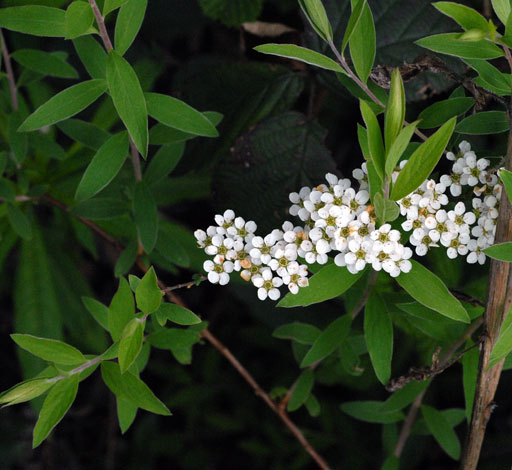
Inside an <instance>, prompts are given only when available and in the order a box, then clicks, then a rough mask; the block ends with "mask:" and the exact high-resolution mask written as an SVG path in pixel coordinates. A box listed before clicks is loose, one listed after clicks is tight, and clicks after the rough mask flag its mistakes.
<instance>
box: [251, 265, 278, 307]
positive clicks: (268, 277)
mask: <svg viewBox="0 0 512 470" xmlns="http://www.w3.org/2000/svg"><path fill="white" fill-rule="evenodd" d="M251 281H252V283H253V284H254V286H255V287H257V288H258V298H259V299H260V300H265V299H266V298H267V297H268V298H269V299H271V300H277V299H278V298H279V297H280V296H281V292H279V289H278V287H281V286H282V285H283V280H282V279H281V278H280V277H273V274H272V270H271V269H270V268H263V269H262V270H261V273H260V274H259V275H256V276H254V277H253V278H252V279H251Z"/></svg>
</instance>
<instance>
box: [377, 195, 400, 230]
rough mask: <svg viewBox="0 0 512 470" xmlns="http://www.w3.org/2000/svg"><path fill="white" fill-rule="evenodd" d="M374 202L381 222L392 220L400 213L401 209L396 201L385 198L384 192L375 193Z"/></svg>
mask: <svg viewBox="0 0 512 470" xmlns="http://www.w3.org/2000/svg"><path fill="white" fill-rule="evenodd" d="M372 202H373V204H374V205H375V213H376V214H377V218H378V219H379V220H380V222H381V223H385V222H392V221H393V220H395V219H397V218H398V216H399V215H400V209H399V208H398V204H397V203H396V202H395V201H390V200H389V199H384V196H383V195H382V193H380V192H378V193H376V194H375V195H374V198H373V201H372Z"/></svg>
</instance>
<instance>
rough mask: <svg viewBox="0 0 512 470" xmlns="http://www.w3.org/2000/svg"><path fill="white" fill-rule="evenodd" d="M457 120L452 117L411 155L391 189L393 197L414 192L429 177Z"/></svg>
mask: <svg viewBox="0 0 512 470" xmlns="http://www.w3.org/2000/svg"><path fill="white" fill-rule="evenodd" d="M455 123H456V120H455V118H451V119H450V120H449V121H448V122H446V123H445V124H444V125H443V126H442V127H441V128H439V129H438V130H437V131H436V132H435V133H434V134H432V135H431V136H430V137H429V138H428V140H427V141H426V142H424V143H423V144H421V145H420V146H419V147H418V148H417V149H416V150H415V152H414V153H413V154H412V155H411V156H410V158H409V160H408V161H407V163H406V164H405V166H404V168H403V169H402V171H400V174H399V175H398V178H397V180H396V182H395V184H394V185H393V189H392V190H391V199H393V200H395V201H398V200H399V199H401V198H403V197H405V196H407V195H408V194H410V193H412V192H413V191H414V190H415V189H416V188H418V186H419V185H420V184H421V183H423V181H425V179H426V178H428V177H429V175H430V173H432V170H433V169H434V167H435V166H436V165H437V162H438V161H439V159H440V158H441V155H442V154H443V151H444V150H445V148H446V145H447V144H448V141H449V140H450V137H451V135H452V133H453V129H454V128H455Z"/></svg>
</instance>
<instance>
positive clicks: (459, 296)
mask: <svg viewBox="0 0 512 470" xmlns="http://www.w3.org/2000/svg"><path fill="white" fill-rule="evenodd" d="M450 292H451V293H452V294H453V296H454V297H455V298H457V299H459V300H462V301H463V302H467V303H468V304H470V305H472V306H473V307H485V303H484V302H482V301H481V300H479V299H475V298H474V297H471V296H470V295H467V294H465V293H464V292H460V291H458V290H455V289H450Z"/></svg>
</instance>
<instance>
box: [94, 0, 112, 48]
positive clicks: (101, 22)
mask: <svg viewBox="0 0 512 470" xmlns="http://www.w3.org/2000/svg"><path fill="white" fill-rule="evenodd" d="M89 3H90V5H91V8H92V12H93V14H94V18H95V19H96V23H97V24H98V29H99V30H100V36H101V39H102V41H103V44H104V45H105V49H106V50H107V52H110V51H111V50H112V49H114V48H113V47H112V43H111V42H110V38H109V36H108V32H107V28H106V27H105V19H104V18H103V16H101V13H100V9H99V8H98V5H97V4H96V0H89Z"/></svg>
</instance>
